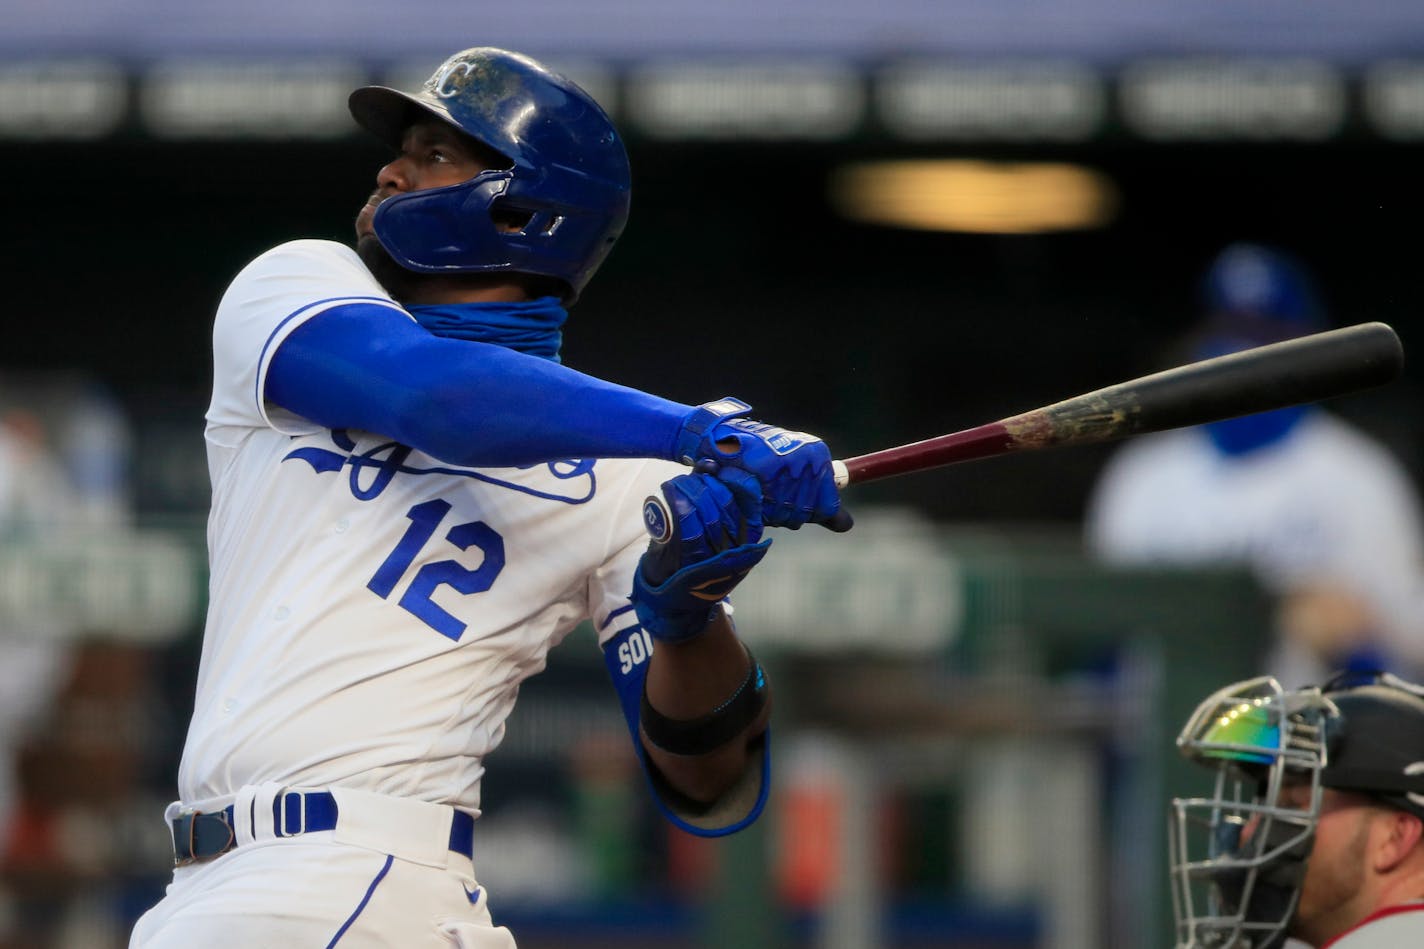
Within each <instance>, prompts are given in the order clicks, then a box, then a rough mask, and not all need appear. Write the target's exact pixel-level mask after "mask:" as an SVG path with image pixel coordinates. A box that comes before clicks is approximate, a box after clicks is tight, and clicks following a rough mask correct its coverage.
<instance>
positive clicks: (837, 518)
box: [821, 508, 855, 534]
mask: <svg viewBox="0 0 1424 949" xmlns="http://www.w3.org/2000/svg"><path fill="white" fill-rule="evenodd" d="M821 526H822V527H824V528H825V529H826V530H828V531H835V532H836V533H837V534H844V533H845V532H846V531H848V530H850V529H851V528H852V527H854V526H855V518H853V517H851V516H850V511H847V510H846V509H845V508H841V509H840V510H839V511H837V512H836V513H835V514H833V515H832V516H831V519H830V520H829V521H822V522H821Z"/></svg>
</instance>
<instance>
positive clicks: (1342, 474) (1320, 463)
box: [1086, 411, 1424, 663]
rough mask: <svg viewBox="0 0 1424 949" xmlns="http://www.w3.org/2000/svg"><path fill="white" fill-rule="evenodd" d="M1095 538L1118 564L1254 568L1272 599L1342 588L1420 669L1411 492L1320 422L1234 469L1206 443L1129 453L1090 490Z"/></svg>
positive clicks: (1421, 610)
mask: <svg viewBox="0 0 1424 949" xmlns="http://www.w3.org/2000/svg"><path fill="white" fill-rule="evenodd" d="M1086 532H1087V541H1088V545H1089V547H1090V548H1091V549H1092V550H1093V551H1094V552H1095V553H1097V554H1098V555H1100V556H1102V557H1103V558H1105V559H1106V560H1107V561H1108V562H1112V563H1119V564H1152V563H1157V564H1180V565H1186V566H1192V565H1203V566H1211V565H1222V564H1227V563H1240V564H1246V565H1249V566H1250V567H1251V568H1253V569H1254V570H1255V571H1256V572H1257V574H1258V576H1259V577H1260V579H1261V582H1262V584H1263V585H1264V586H1265V587H1266V588H1267V589H1270V590H1274V591H1283V590H1287V589H1289V588H1291V587H1292V586H1293V585H1296V584H1298V583H1309V582H1310V581H1312V580H1320V579H1326V578H1329V579H1333V580H1335V581H1337V582H1340V583H1343V584H1344V585H1345V586H1346V587H1347V588H1349V589H1352V590H1353V591H1354V592H1355V593H1356V594H1357V595H1359V596H1361V597H1362V598H1363V599H1364V600H1365V601H1366V602H1368V603H1369V604H1370V605H1371V607H1372V608H1373V609H1374V610H1375V611H1376V612H1377V614H1378V615H1379V616H1381V617H1382V618H1383V619H1384V621H1385V624H1386V628H1385V629H1384V630H1383V632H1384V633H1385V635H1386V636H1388V637H1392V638H1391V641H1390V645H1391V646H1393V647H1394V648H1395V649H1396V650H1397V651H1398V653H1399V656H1400V657H1401V658H1402V659H1405V660H1407V661H1411V662H1415V663H1418V662H1421V661H1424V634H1421V632H1420V630H1421V629H1424V588H1421V583H1422V582H1424V527H1421V517H1420V511H1419V503H1418V497H1417V495H1416V492H1415V488H1414V485H1413V484H1412V482H1411V481H1410V479H1409V477H1408V475H1407V474H1406V472H1405V470H1404V469H1403V467H1402V466H1401V465H1400V463H1399V462H1398V461H1397V460H1396V459H1395V458H1394V457H1393V456H1392V455H1390V454H1389V453H1388V451H1386V449H1385V448H1384V447H1383V446H1381V445H1379V444H1378V443H1376V442H1375V441H1373V440H1371V439H1370V438H1368V437H1366V436H1365V435H1363V434H1362V433H1360V432H1358V431H1357V430H1355V429H1354V428H1352V427H1350V426H1349V425H1347V424H1346V423H1344V422H1343V421H1341V420H1339V419H1336V418H1334V417H1332V416H1330V415H1329V414H1327V413H1325V412H1321V411H1314V412H1311V413H1309V414H1308V415H1306V416H1305V417H1304V418H1302V419H1301V420H1300V421H1299V422H1298V424H1297V425H1296V426H1295V428H1294V429H1293V430H1292V431H1291V432H1290V433H1289V434H1288V435H1287V436H1286V437H1285V438H1283V439H1281V440H1280V441H1279V442H1277V443H1276V444H1274V445H1271V446H1268V447H1264V448H1262V449H1260V450H1258V451H1256V452H1252V453H1249V454H1247V455H1243V456H1238V457H1228V456H1226V455H1224V454H1223V453H1221V452H1220V451H1218V450H1217V449H1216V448H1215V447H1214V446H1213V445H1212V443H1211V441H1210V439H1209V438H1208V437H1207V435H1206V433H1205V432H1203V431H1202V430H1200V429H1178V430H1175V431H1170V432H1162V433H1158V434H1154V435H1147V436H1144V437H1143V438H1140V439H1137V440H1135V441H1133V442H1131V443H1128V444H1127V445H1125V446H1123V447H1122V448H1121V449H1119V450H1118V452H1117V453H1116V454H1115V455H1114V456H1113V457H1112V458H1111V459H1110V460H1109V462H1108V464H1107V466H1106V467H1105V468H1104V470H1103V473H1102V475H1101V477H1100V479H1099V481H1098V483H1097V485H1096V487H1095V489H1094V493H1093V496H1092V498H1091V499H1090V501H1089V504H1088V510H1087V518H1086Z"/></svg>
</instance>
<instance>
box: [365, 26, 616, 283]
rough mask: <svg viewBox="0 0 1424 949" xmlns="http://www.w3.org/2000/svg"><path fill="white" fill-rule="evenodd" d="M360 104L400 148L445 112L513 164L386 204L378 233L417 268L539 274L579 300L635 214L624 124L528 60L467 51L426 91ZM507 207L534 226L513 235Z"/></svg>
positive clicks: (369, 98) (396, 255)
mask: <svg viewBox="0 0 1424 949" xmlns="http://www.w3.org/2000/svg"><path fill="white" fill-rule="evenodd" d="M348 104H349V106H350V109H351V114H352V115H353V116H354V117H355V119H356V121H357V122H358V123H360V124H361V125H362V126H363V127H365V128H366V129H367V130H369V131H370V132H372V133H373V134H375V135H376V136H377V137H378V138H380V139H381V140H382V141H383V142H385V143H386V144H388V145H391V146H393V147H395V148H399V147H400V144H401V135H402V133H403V132H404V130H405V128H406V127H407V126H408V125H409V124H410V123H411V122H412V121H414V120H416V119H418V118H421V117H425V116H430V115H433V116H435V117H437V118H439V119H442V120H443V121H446V122H449V123H450V124H451V125H453V126H455V127H456V128H458V129H459V130H460V131H462V132H464V133H465V134H466V135H469V136H470V137H472V138H474V139H476V140H477V141H479V142H481V143H483V144H484V145H486V146H488V147H489V148H492V149H494V150H495V151H497V152H499V153H500V154H501V155H503V156H504V157H505V158H506V159H508V161H509V163H510V164H509V167H508V168H504V169H498V170H491V171H485V172H482V173H481V174H478V175H476V176H475V177H473V178H471V179H470V180H469V181H466V182H462V183H461V184H457V185H450V186H448V187H443V188H431V189H429V190H424V191H413V192H406V193H403V194H397V195H394V196H392V197H390V198H387V199H386V200H385V201H382V202H381V204H380V206H379V207H377V208H376V214H375V217H374V219H373V221H372V226H373V228H374V230H375V232H376V237H377V239H378V240H380V242H381V246H382V247H384V248H385V249H386V252H387V253H389V254H390V255H391V257H392V258H393V259H394V260H395V261H396V262H397V263H398V264H400V265H401V266H402V267H404V268H406V269H407V270H413V271H416V272H420V273H488V272H498V271H512V272H518V273H526V274H536V275H539V276H544V277H551V278H554V279H556V280H559V281H562V282H563V284H565V285H566V286H567V288H568V290H567V292H566V293H565V294H564V300H565V302H566V303H572V302H573V301H574V300H575V299H577V297H578V295H579V293H580V292H581V291H582V290H583V287H584V285H585V284H586V283H587V282H588V280H589V278H590V277H592V276H593V273H594V271H595V270H597V269H598V267H599V265H600V264H601V263H603V260H604V258H605V257H607V256H608V252H609V251H610V250H611V249H612V248H613V243H614V241H616V240H617V239H618V235H619V233H620V232H621V231H622V229H623V225H624V222H626V221H627V219H628V202H629V196H630V192H631V176H630V173H629V168H628V156H627V153H626V151H625V150H624V147H623V140H622V137H621V136H620V135H619V134H618V131H617V129H615V128H614V126H613V122H612V120H610V119H609V118H608V115H607V114H606V113H605V112H604V111H603V109H602V108H600V107H599V105H598V103H596V102H594V100H593V98H592V97H591V96H589V94H588V93H587V92H585V91H584V90H583V89H581V88H579V87H578V86H577V85H575V84H574V83H573V82H572V81H571V80H569V79H567V78H565V77H564V76H561V75H559V74H558V73H556V72H553V71H551V70H549V69H547V68H546V67H544V66H543V65H541V64H540V63H538V62H536V61H535V60H533V59H530V58H529V57H527V56H523V55H521V54H519V53H512V52H509V51H507V50H502V49H494V48H492V47H476V48H473V49H467V50H463V51H461V52H459V53H456V54H455V55H453V56H451V57H450V58H449V59H447V60H445V62H444V63H442V64H441V65H440V68H439V69H437V70H436V71H435V73H434V74H433V75H432V76H431V77H430V78H429V79H428V80H426V82H425V85H424V86H423V87H422V88H421V89H420V90H419V91H418V92H414V93H405V92H400V91H397V90H395V89H388V88H385V87H383V86H365V87H363V88H360V89H357V90H356V91H355V92H353V93H352V94H351V98H350V101H349V103H348ZM496 208H498V209H500V210H502V211H511V212H515V213H516V214H520V215H528V222H527V224H525V225H524V226H523V227H522V228H521V229H520V230H519V231H517V232H511V231H506V230H502V229H501V228H499V227H498V226H496V224H495V221H494V220H493V218H492V217H491V212H492V211H493V210H494V209H496Z"/></svg>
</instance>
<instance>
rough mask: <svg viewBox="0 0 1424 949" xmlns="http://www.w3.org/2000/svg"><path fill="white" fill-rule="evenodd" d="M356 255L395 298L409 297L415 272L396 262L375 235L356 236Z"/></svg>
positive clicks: (415, 277) (403, 298)
mask: <svg viewBox="0 0 1424 949" xmlns="http://www.w3.org/2000/svg"><path fill="white" fill-rule="evenodd" d="M356 256H358V257H360V258H361V263H363V264H365V265H366V269H367V270H369V271H371V275H372V276H373V277H375V278H376V281H377V282H378V283H380V285H381V286H383V287H385V288H386V292H387V293H389V294H390V295H391V296H392V297H394V298H395V299H396V300H405V299H408V298H409V295H410V289H411V285H412V284H413V283H414V281H415V280H416V279H417V276H416V274H413V273H411V272H410V271H409V270H406V269H405V268H404V267H402V266H401V265H400V264H398V263H396V262H395V259H394V258H393V257H391V255H390V254H389V253H387V252H386V249H385V248H384V247H382V246H381V242H380V241H379V240H377V239H376V235H374V234H363V235H361V236H360V237H358V238H356Z"/></svg>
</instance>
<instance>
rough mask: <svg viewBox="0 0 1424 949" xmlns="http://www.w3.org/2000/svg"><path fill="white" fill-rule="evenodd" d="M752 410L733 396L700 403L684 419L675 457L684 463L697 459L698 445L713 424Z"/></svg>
mask: <svg viewBox="0 0 1424 949" xmlns="http://www.w3.org/2000/svg"><path fill="white" fill-rule="evenodd" d="M751 410H752V407H751V406H750V405H747V404H746V403H745V402H743V401H742V400H741V399H734V398H732V397H731V396H727V397H726V398H725V399H718V400H717V401H716V402H706V403H704V404H702V405H699V406H698V407H697V408H696V409H695V410H693V412H692V414H691V415H689V416H688V417H687V418H685V419H683V422H682V427H681V428H679V429H678V430H677V442H676V443H675V444H674V445H673V457H674V459H675V460H677V461H680V462H682V463H683V464H684V465H690V464H692V463H693V462H695V461H697V446H698V445H700V444H701V443H702V438H703V436H704V435H706V434H707V432H708V431H710V430H711V429H712V428H713V426H715V425H716V424H717V423H718V422H721V421H724V420H726V419H729V418H736V417H737V416H739V415H746V414H747V413H748V412H750V411H751Z"/></svg>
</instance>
